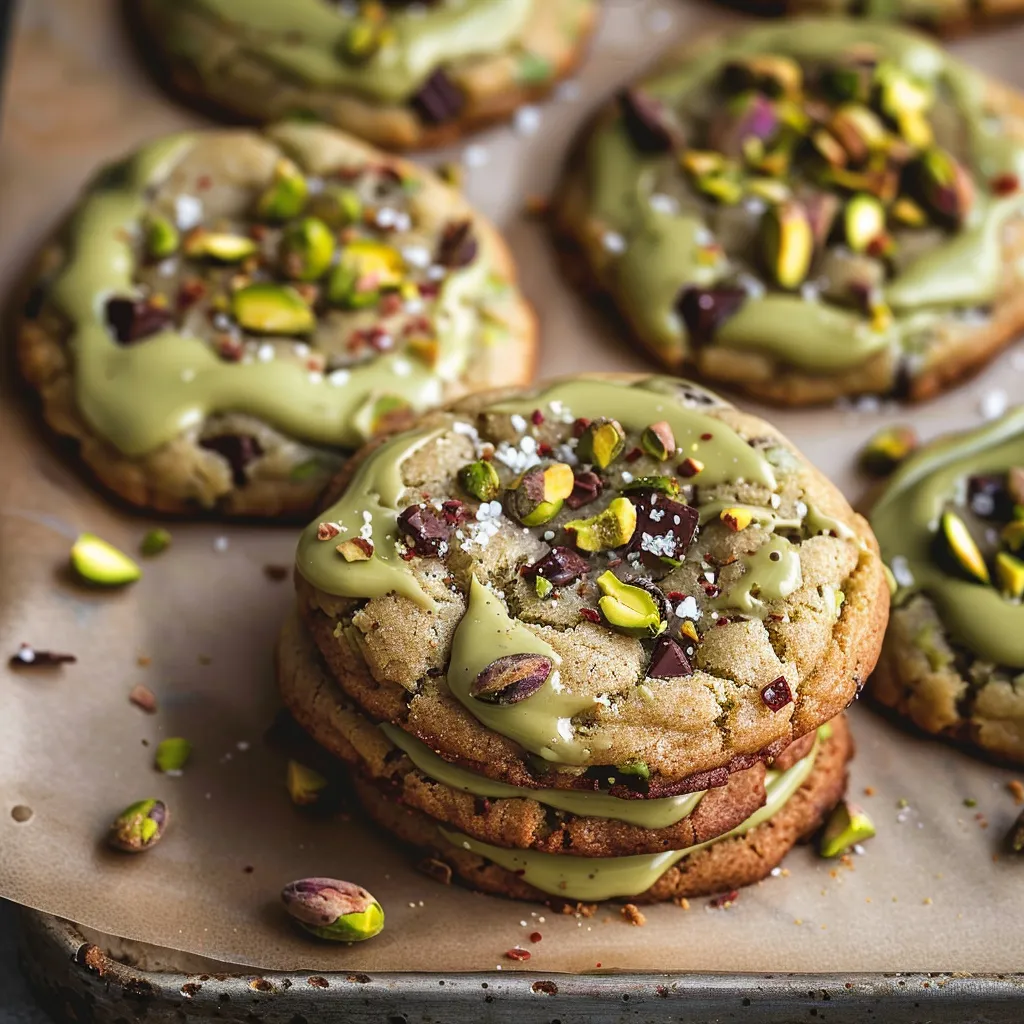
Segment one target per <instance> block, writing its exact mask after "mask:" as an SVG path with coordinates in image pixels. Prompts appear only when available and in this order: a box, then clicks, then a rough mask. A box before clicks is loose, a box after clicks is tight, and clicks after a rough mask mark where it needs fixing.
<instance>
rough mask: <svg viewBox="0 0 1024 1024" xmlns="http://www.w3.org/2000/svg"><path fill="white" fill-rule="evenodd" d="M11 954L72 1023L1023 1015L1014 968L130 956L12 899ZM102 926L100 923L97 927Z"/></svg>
mask: <svg viewBox="0 0 1024 1024" xmlns="http://www.w3.org/2000/svg"><path fill="white" fill-rule="evenodd" d="M20 919H21V945H20V953H21V958H22V967H23V970H24V971H25V974H26V976H27V978H28V980H29V983H30V984H31V986H32V988H33V990H34V991H35V993H36V994H37V995H38V997H39V999H40V1002H41V1003H42V1004H43V1006H44V1007H45V1008H46V1009H47V1010H48V1011H49V1012H50V1013H51V1014H53V1015H54V1016H55V1017H56V1018H57V1019H58V1020H61V1021H64V1020H67V1021H74V1022H75V1024H126V1022H128V1021H135V1020H144V1021H146V1024H163V1022H165V1021H166V1022H171V1021H173V1022H180V1021H181V1020H182V1019H183V1018H186V1019H204V1018H205V1019H209V1018H216V1019H217V1020H219V1021H223V1022H225V1024H304V1022H310V1024H342V1022H344V1024H493V1022H499V1021H511V1020H515V1021H516V1022H517V1024H585V1022H586V1024H625V1022H627V1021H628V1022H633V1024H635V1022H638V1021H650V1022H652V1024H654V1022H661V1021H666V1022H667V1021H673V1022H675V1024H717V1022H725V1021H744V1022H747V1024H755V1022H756V1024H794V1022H796V1021H801V1022H802V1021H807V1020H819V1021H823V1022H827V1024H864V1022H865V1021H871V1020H877V1021H880V1022H883V1024H924V1022H934V1024H947V1022H948V1024H1020V1021H1021V1017H1022V1013H1024V975H1020V974H1017V975H987V976H985V975H969V974H848V975H847V974H777V975H772V974H757V975H753V974H696V973H688V974H637V973H628V974H576V975H567V974H537V973H532V972H528V971H520V972H516V973H509V974H504V975H503V974H492V973H486V974H445V975H443V976H442V975H438V974H413V973H402V974H362V973H356V974H351V973H332V974H322V975H316V974H314V975H310V974H305V973H301V974H286V973H278V972H267V973H262V974H236V973H229V972H228V971H229V970H230V969H228V970H227V971H226V970H225V968H226V967H227V965H223V964H217V963H216V962H214V961H210V963H209V965H208V967H209V969H208V970H206V971H200V972H198V973H192V974H185V973H181V972H176V971H172V970H140V969H138V968H136V967H133V966H132V965H131V964H130V963H122V962H119V961H118V960H115V959H113V958H112V957H110V956H109V955H108V954H107V953H106V952H104V949H103V948H102V946H101V945H98V944H97V943H96V942H93V941H88V940H87V939H86V938H85V937H84V936H83V935H82V933H81V932H80V931H79V930H78V929H77V928H76V927H75V925H73V924H71V923H70V922H67V921H62V920H60V919H59V918H56V917H51V916H49V915H47V914H39V913H36V912H34V911H22V912H21V914H20ZM96 938H99V937H96Z"/></svg>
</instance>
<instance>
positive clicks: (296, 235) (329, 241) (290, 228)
mask: <svg viewBox="0 0 1024 1024" xmlns="http://www.w3.org/2000/svg"><path fill="white" fill-rule="evenodd" d="M280 257H281V266H282V268H283V269H284V272H285V275H286V276H288V277H290V278H291V279H292V280H294V281H317V280H319V279H320V278H321V277H323V275H324V274H325V273H326V272H327V269H328V267H330V265H331V260H332V259H333V258H334V234H333V233H332V232H331V229H330V228H329V227H328V226H327V225H326V224H325V223H324V222H323V221H322V220H320V219H319V218H317V217H303V218H302V219H301V220H296V221H292V222H291V223H290V224H288V225H287V227H285V229H284V232H283V234H282V236H281V249H280Z"/></svg>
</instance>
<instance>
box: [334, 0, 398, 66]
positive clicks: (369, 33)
mask: <svg viewBox="0 0 1024 1024" xmlns="http://www.w3.org/2000/svg"><path fill="white" fill-rule="evenodd" d="M392 34H393V33H392V30H391V28H390V26H389V25H388V24H387V20H386V17H385V11H384V8H383V7H382V6H381V4H379V3H364V4H362V5H361V7H360V10H359V14H358V16H357V17H354V18H351V19H350V20H349V21H348V24H347V25H346V26H345V29H344V31H343V32H342V33H341V38H340V39H339V40H338V56H340V57H341V59H342V60H344V61H345V62H347V63H349V64H364V63H366V61H368V60H369V59H370V58H371V57H372V56H373V55H374V54H375V53H377V51H378V50H380V49H381V47H383V46H384V45H385V44H386V43H387V42H388V41H389V40H390V38H391V36H392Z"/></svg>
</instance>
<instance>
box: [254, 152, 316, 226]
mask: <svg viewBox="0 0 1024 1024" xmlns="http://www.w3.org/2000/svg"><path fill="white" fill-rule="evenodd" d="M308 198H309V187H308V185H307V184H306V179H305V178H304V177H303V174H302V171H300V170H299V168H298V167H297V166H296V165H295V164H294V163H293V162H292V161H291V160H288V159H281V160H278V162H277V165H276V166H275V167H274V178H273V181H272V182H271V183H270V185H269V186H268V187H267V188H266V189H265V190H264V191H263V192H262V193H261V194H260V197H259V199H257V200H256V214H257V216H259V217H260V218H262V219H264V220H271V221H283V220H288V219H289V218H291V217H297V216H298V215H299V214H300V213H302V211H303V210H304V209H305V206H306V200H307V199H308Z"/></svg>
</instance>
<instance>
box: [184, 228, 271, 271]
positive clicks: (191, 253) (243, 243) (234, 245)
mask: <svg viewBox="0 0 1024 1024" xmlns="http://www.w3.org/2000/svg"><path fill="white" fill-rule="evenodd" d="M257 249H258V247H257V245H256V243H255V242H254V241H253V240H252V239H251V238H249V237H248V236H247V235H232V234H230V233H229V232H227V231H204V230H202V229H199V230H197V231H193V232H192V233H191V234H189V235H188V236H187V237H186V238H185V246H184V253H185V255H186V256H188V257H189V258H191V259H197V260H198V259H209V260H216V261H217V262H218V263H241V262H242V260H245V259H248V258H249V257H250V256H254V255H255V254H256V252H257Z"/></svg>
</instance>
